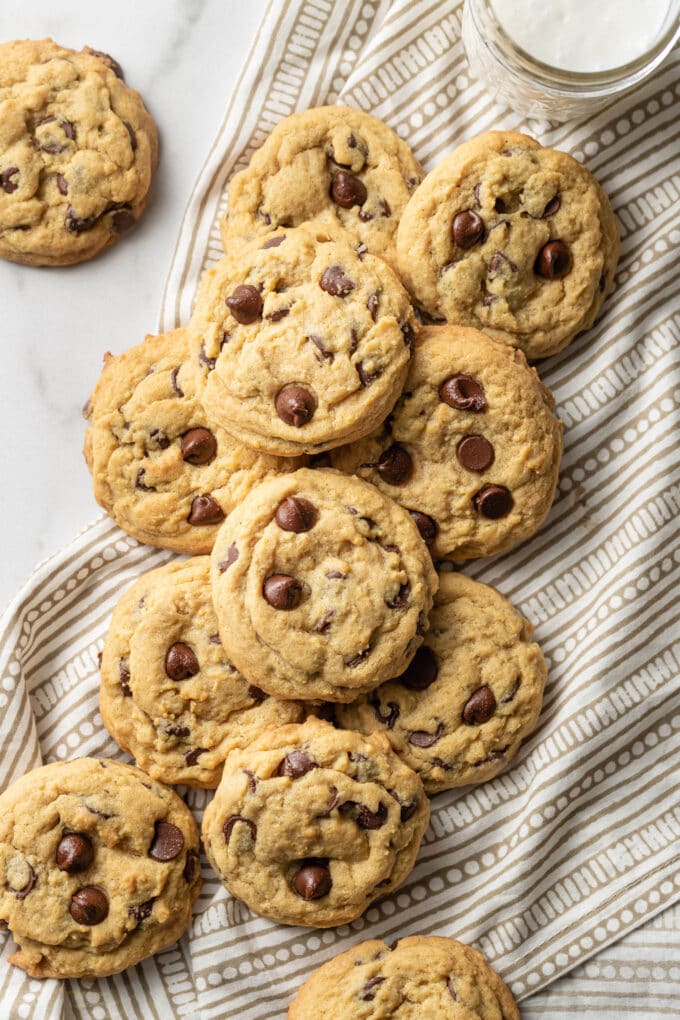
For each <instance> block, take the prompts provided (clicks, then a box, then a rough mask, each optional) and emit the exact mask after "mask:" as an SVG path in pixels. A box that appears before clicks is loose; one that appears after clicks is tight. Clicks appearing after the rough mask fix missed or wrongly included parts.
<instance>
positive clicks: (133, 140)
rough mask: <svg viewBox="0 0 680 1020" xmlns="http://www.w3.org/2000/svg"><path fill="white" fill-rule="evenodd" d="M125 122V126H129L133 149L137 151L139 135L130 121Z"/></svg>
mask: <svg viewBox="0 0 680 1020" xmlns="http://www.w3.org/2000/svg"><path fill="white" fill-rule="evenodd" d="M123 124H125V127H126V128H127V133H128V134H129V136H130V145H131V146H132V151H133V152H136V151H137V135H136V134H135V131H134V128H133V127H132V124H128V122H127V121H126V120H124V121H123Z"/></svg>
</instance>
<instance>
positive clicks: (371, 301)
mask: <svg viewBox="0 0 680 1020" xmlns="http://www.w3.org/2000/svg"><path fill="white" fill-rule="evenodd" d="M378 304H379V298H378V295H377V293H375V292H374V293H372V294H369V295H368V300H367V301H366V307H367V308H368V310H369V312H370V313H371V318H372V319H373V321H374V322H376V321H377V318H378Z"/></svg>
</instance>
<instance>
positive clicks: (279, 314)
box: [265, 308, 290, 322]
mask: <svg viewBox="0 0 680 1020" xmlns="http://www.w3.org/2000/svg"><path fill="white" fill-rule="evenodd" d="M289 312H290V308H276V309H275V310H274V311H273V312H268V313H267V314H266V315H265V319H267V320H268V321H269V322H280V321H281V319H285V317H286V316H287V315H288V314H289Z"/></svg>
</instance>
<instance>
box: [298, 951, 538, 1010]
mask: <svg viewBox="0 0 680 1020" xmlns="http://www.w3.org/2000/svg"><path fill="white" fill-rule="evenodd" d="M287 1016H288V1020H387V1018H391V1017H395V1018H396V1017H404V1018H407V1017H413V1018H416V1017H418V1018H422V1020H425V1018H427V1020H448V1018H450V1020H520V1015H519V1009H518V1008H517V1004H516V1002H515V1000H514V999H513V997H512V993H511V992H510V989H509V988H508V987H507V985H506V984H505V982H504V981H503V980H502V978H501V977H500V976H499V975H498V974H497V973H496V971H495V970H493V969H492V968H491V967H490V966H489V965H488V963H487V962H486V960H485V959H484V957H483V956H482V954H481V953H478V952H477V950H476V949H472V948H471V946H466V945H464V944H463V943H462V942H456V941H454V939H447V938H441V937H439V936H437V935H412V936H410V937H409V938H405V939H399V940H398V942H395V943H393V944H392V946H388V945H387V944H386V943H385V942H382V941H380V940H378V939H370V940H368V941H366V942H360V943H359V944H358V945H356V946H353V947H352V948H351V949H348V950H347V951H346V952H344V953H341V954H340V955H339V956H335V957H333V959H332V960H329V961H328V962H327V963H324V964H323V966H321V967H319V968H318V970H315V971H314V972H313V973H312V975H311V976H310V977H308V978H307V980H306V981H305V983H304V984H303V985H302V987H301V988H300V990H299V991H298V993H297V995H296V996H295V998H294V999H293V1001H292V1002H291V1004H290V1006H289V1007H288V1014H287Z"/></svg>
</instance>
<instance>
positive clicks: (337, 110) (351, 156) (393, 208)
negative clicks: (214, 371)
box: [222, 106, 423, 263]
mask: <svg viewBox="0 0 680 1020" xmlns="http://www.w3.org/2000/svg"><path fill="white" fill-rule="evenodd" d="M422 177H423V171H422V168H421V166H420V164H419V163H418V161H417V160H416V159H415V157H414V155H413V153H412V152H411V150H410V149H409V147H408V145H407V144H406V143H405V142H403V141H402V140H401V138H399V136H398V135H396V134H395V133H394V131H392V129H391V128H389V127H388V126H387V125H386V124H384V123H383V122H382V121H381V120H378V119H377V117H372V116H371V115H370V114H368V113H362V112H361V111H360V110H353V109H350V108H349V107H346V106H322V107H319V108H317V109H313V110H304V111H302V112H301V113H294V114H293V115H292V116H291V117H286V118H285V120H282V121H281V122H280V123H279V124H278V125H277V126H276V127H275V128H274V130H273V131H272V133H271V134H270V135H269V137H268V138H267V140H266V141H265V143H264V145H263V146H262V148H261V149H258V151H257V152H256V153H255V155H254V156H253V158H252V160H251V163H250V166H249V167H248V168H247V169H246V170H242V171H241V172H240V173H238V174H236V176H235V177H234V178H233V179H232V181H231V184H230V185H229V210H228V212H227V214H226V216H225V217H224V220H223V221H222V240H223V242H224V247H225V250H226V251H229V249H230V248H232V247H233V245H234V242H235V240H237V239H248V240H249V239H251V238H253V237H258V236H260V235H261V234H265V233H266V232H267V231H268V230H276V229H277V228H279V227H297V226H300V224H302V223H307V222H309V221H313V222H314V223H315V224H317V225H319V226H321V227H323V228H324V229H325V230H328V231H329V232H330V233H331V234H332V235H333V236H334V237H337V236H339V235H341V234H344V235H345V236H346V238H347V241H348V242H349V243H350V244H352V245H354V246H361V247H362V248H367V249H368V251H370V252H374V253H375V254H376V255H381V256H382V257H383V258H386V259H387V260H388V261H391V262H392V263H394V262H396V251H395V242H396V232H397V224H398V223H399V218H400V216H401V214H402V212H403V210H404V207H405V206H406V203H407V202H408V200H409V198H410V196H411V194H412V193H413V191H414V190H415V188H416V187H417V186H418V184H419V183H420V181H421V180H422Z"/></svg>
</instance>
